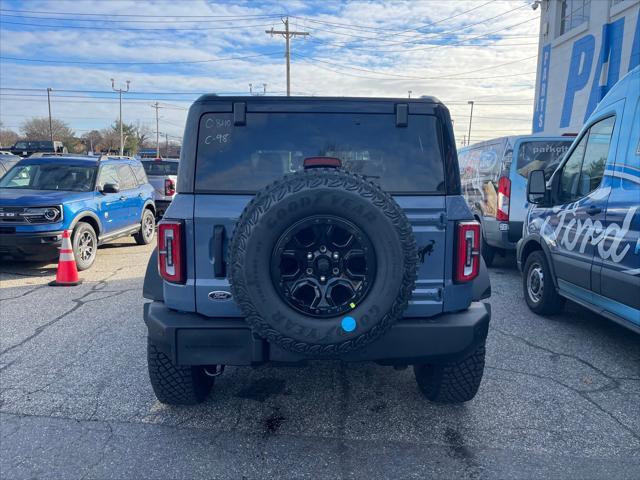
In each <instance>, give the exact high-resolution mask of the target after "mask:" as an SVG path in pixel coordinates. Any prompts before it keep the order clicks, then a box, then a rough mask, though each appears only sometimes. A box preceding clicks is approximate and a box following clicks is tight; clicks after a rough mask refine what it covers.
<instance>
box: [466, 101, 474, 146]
mask: <svg viewBox="0 0 640 480" xmlns="http://www.w3.org/2000/svg"><path fill="white" fill-rule="evenodd" d="M467 104H469V105H471V114H470V115H469V134H468V135H467V145H469V144H470V143H471V121H472V120H473V100H469V101H468V102H467Z"/></svg>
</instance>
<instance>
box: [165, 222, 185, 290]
mask: <svg viewBox="0 0 640 480" xmlns="http://www.w3.org/2000/svg"><path fill="white" fill-rule="evenodd" d="M184 246H185V238H184V224H183V223H182V222H181V221H179V220H162V221H161V222H160V223H159V224H158V268H159V270H160V276H161V277H162V278H164V279H165V280H166V281H167V282H171V283H185V277H186V275H185V273H186V269H185V261H186V259H185V253H184Z"/></svg>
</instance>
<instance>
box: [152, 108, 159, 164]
mask: <svg viewBox="0 0 640 480" xmlns="http://www.w3.org/2000/svg"><path fill="white" fill-rule="evenodd" d="M151 107H152V108H155V109H156V158H160V118H159V117H158V110H160V109H161V108H162V107H161V106H159V105H158V102H156V103H154V104H153V105H151Z"/></svg>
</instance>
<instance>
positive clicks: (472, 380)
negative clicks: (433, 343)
mask: <svg viewBox="0 0 640 480" xmlns="http://www.w3.org/2000/svg"><path fill="white" fill-rule="evenodd" d="M484 356H485V346H484V343H483V344H482V345H480V346H479V347H478V348H477V349H476V350H475V351H474V352H473V353H472V354H471V355H469V356H467V357H465V358H464V359H462V360H460V361H458V362H454V363H447V364H442V365H414V366H413V373H414V374H415V377H416V382H417V384H418V387H419V388H420V391H421V392H422V394H423V395H424V396H425V397H426V398H427V399H428V400H430V401H432V402H436V403H463V402H468V401H469V400H471V399H473V397H475V396H476V393H477V392H478V388H480V382H481V381H482V374H483V373H484Z"/></svg>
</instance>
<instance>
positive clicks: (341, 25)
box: [292, 0, 497, 35]
mask: <svg viewBox="0 0 640 480" xmlns="http://www.w3.org/2000/svg"><path fill="white" fill-rule="evenodd" d="M496 1H497V0H490V1H489V2H486V3H483V4H481V5H478V6H476V7H473V8H471V9H469V10H465V11H463V12H460V13H457V14H455V15H451V16H450V17H446V18H442V19H440V20H436V21H435V22H431V23H425V24H422V25H420V26H419V27H411V28H409V29H406V30H400V31H396V30H394V29H392V28H384V27H372V26H365V25H358V24H353V23H338V22H327V21H323V20H318V19H313V18H309V17H297V16H293V15H292V17H293V18H297V19H299V20H305V21H307V22H313V23H320V24H324V25H329V26H337V27H339V28H346V29H350V30H365V31H367V30H371V31H379V32H382V33H384V34H394V35H402V34H404V33H406V32H411V31H418V30H421V29H423V28H426V27H432V26H435V25H438V24H440V23H443V22H446V21H447V20H451V19H452V18H456V17H459V16H461V15H465V14H467V13H470V12H473V11H474V10H477V9H479V8H482V7H485V6H487V5H489V4H490V3H495V2H496Z"/></svg>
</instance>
